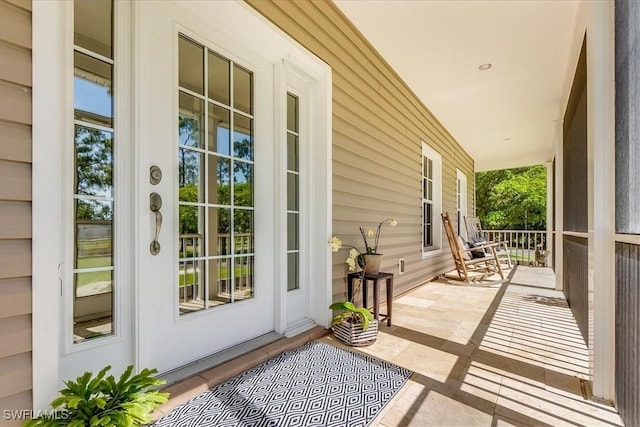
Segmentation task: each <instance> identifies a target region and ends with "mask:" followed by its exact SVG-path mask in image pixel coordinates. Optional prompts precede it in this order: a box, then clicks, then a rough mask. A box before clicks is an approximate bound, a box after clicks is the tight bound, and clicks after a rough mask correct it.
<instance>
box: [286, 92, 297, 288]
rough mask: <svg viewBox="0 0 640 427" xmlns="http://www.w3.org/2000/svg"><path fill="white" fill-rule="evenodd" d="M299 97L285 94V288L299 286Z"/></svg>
mask: <svg viewBox="0 0 640 427" xmlns="http://www.w3.org/2000/svg"><path fill="white" fill-rule="evenodd" d="M298 124H299V99H298V97H297V96H295V95H292V94H290V93H288V94H287V290H289V291H292V290H294V289H299V288H300V245H299V243H300V237H299V236H300V206H299V204H300V197H299V192H300V190H299V188H300V170H299V165H300V158H299V152H300V150H299V143H300V141H299V140H300V135H299V133H298V132H299V129H298V126H299V125H298Z"/></svg>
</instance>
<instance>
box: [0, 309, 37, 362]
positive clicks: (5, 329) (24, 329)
mask: <svg viewBox="0 0 640 427" xmlns="http://www.w3.org/2000/svg"><path fill="white" fill-rule="evenodd" d="M0 335H1V336H2V338H3V340H4V344H3V345H2V347H0V358H4V357H9V356H15V355H17V354H20V353H26V352H29V351H31V313H29V314H24V315H22V316H13V317H8V318H5V319H0Z"/></svg>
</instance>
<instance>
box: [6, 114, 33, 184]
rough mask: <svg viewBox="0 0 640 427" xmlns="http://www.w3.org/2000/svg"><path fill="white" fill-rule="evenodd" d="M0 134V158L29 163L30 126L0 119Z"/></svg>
mask: <svg viewBox="0 0 640 427" xmlns="http://www.w3.org/2000/svg"><path fill="white" fill-rule="evenodd" d="M0 135H2V138H0V159H3V160H12V161H14V162H24V163H31V126H29V125H24V124H18V123H9V122H5V121H0ZM0 185H1V184H0Z"/></svg>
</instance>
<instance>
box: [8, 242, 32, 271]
mask: <svg viewBox="0 0 640 427" xmlns="http://www.w3.org/2000/svg"><path fill="white" fill-rule="evenodd" d="M0 254H2V256H1V257H0V279H12V278H17V277H27V276H31V240H26V239H25V240H0Z"/></svg>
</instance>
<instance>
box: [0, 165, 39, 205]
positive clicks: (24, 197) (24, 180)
mask: <svg viewBox="0 0 640 427" xmlns="http://www.w3.org/2000/svg"><path fill="white" fill-rule="evenodd" d="M0 183H1V184H0V200H14V201H18V200H21V201H30V200H31V164H29V163H19V162H9V161H6V160H0Z"/></svg>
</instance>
